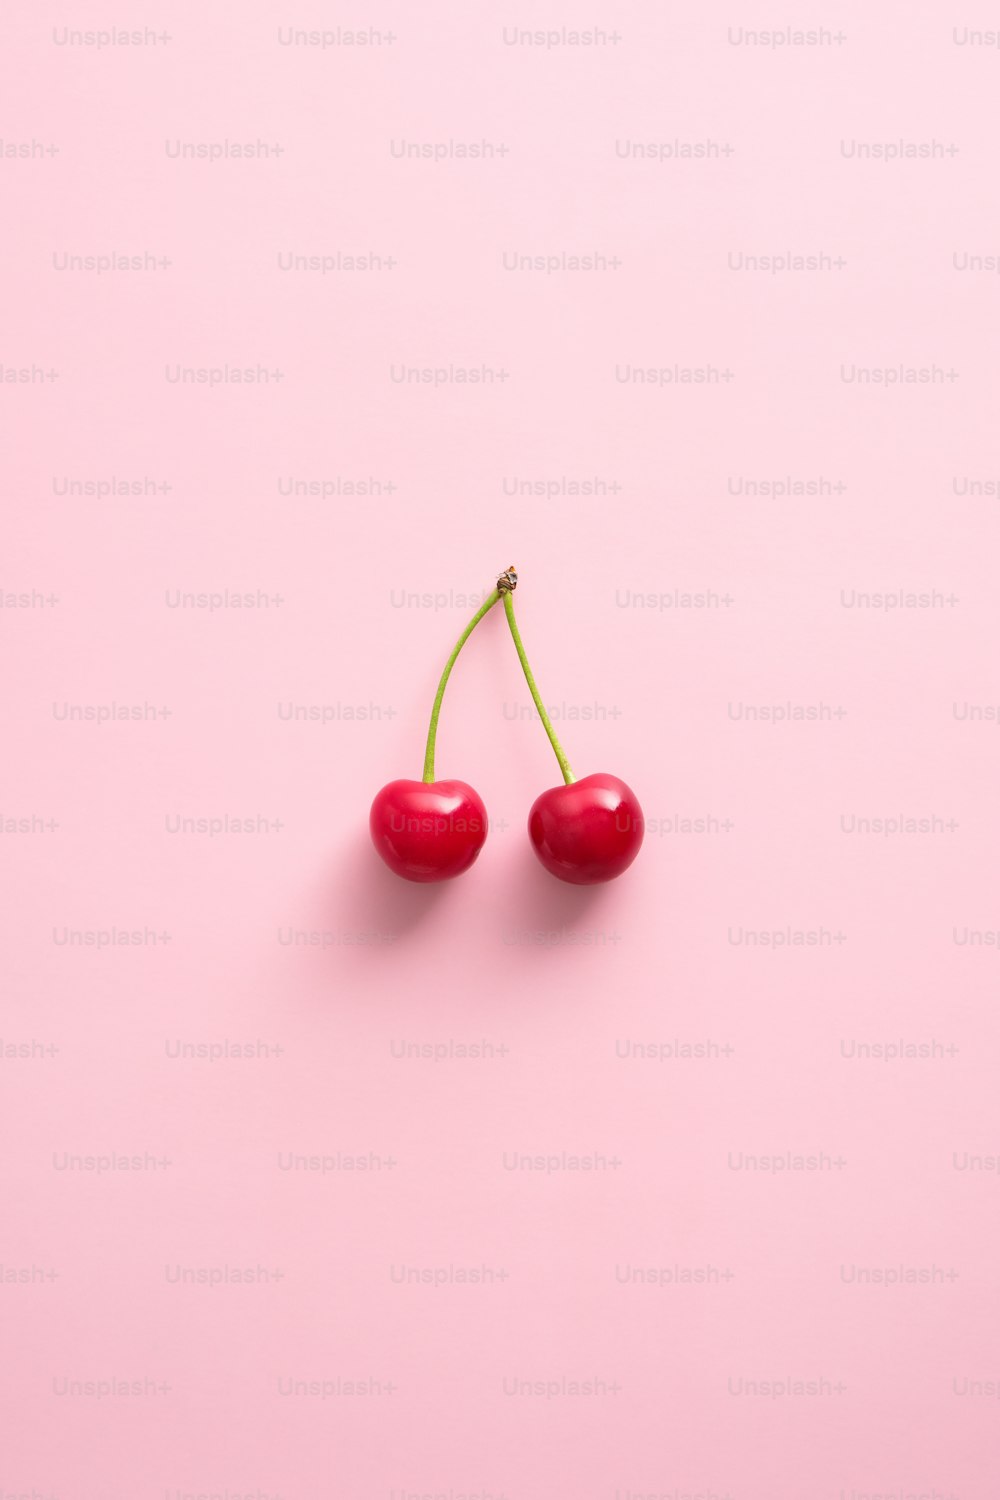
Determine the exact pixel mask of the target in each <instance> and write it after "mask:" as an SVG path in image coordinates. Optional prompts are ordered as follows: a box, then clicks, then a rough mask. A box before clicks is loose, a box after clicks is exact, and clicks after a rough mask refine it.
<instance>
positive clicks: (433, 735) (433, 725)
mask: <svg viewBox="0 0 1000 1500" xmlns="http://www.w3.org/2000/svg"><path fill="white" fill-rule="evenodd" d="M499 598H500V594H499V591H498V590H497V589H494V590H493V592H492V594H490V595H489V597H488V598H487V599H486V600H485V601H484V602H483V604H482V605H481V606H480V608H479V609H477V610H476V613H475V614H474V615H473V616H472V619H471V620H470V621H469V623H468V625H466V627H465V629H464V630H463V631H462V634H461V635H460V636H459V638H458V640H457V642H456V643H455V649H454V651H453V652H452V653H451V655H450V656H449V658H448V660H447V662H446V663H445V668H444V671H443V672H442V673H441V681H440V682H439V683H438V690H437V693H436V694H435V696H434V707H433V708H432V709H431V722H430V725H429V726H428V729H427V749H426V750H425V751H424V781H433V780H434V746H435V744H436V742H437V730H438V718H439V717H440V714H441V703H442V700H443V698H444V690H445V688H446V687H447V686H448V678H449V677H450V676H451V669H452V667H453V666H454V665H455V663H456V661H457V660H458V653H459V652H460V651H461V649H462V647H463V646H464V645H465V643H466V641H467V640H468V639H469V636H470V635H471V634H472V632H473V631H474V630H475V628H476V626H477V625H478V624H479V622H480V620H481V619H482V618H483V615H486V614H489V612H490V610H491V609H492V608H493V606H494V604H496V602H497V600H498V599H499Z"/></svg>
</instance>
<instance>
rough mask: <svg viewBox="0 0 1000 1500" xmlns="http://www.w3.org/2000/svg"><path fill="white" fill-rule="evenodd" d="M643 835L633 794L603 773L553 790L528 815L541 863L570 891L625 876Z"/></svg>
mask: <svg viewBox="0 0 1000 1500" xmlns="http://www.w3.org/2000/svg"><path fill="white" fill-rule="evenodd" d="M643 832H644V826H643V816H642V808H641V807H640V806H639V799H638V797H637V796H636V795H635V792H633V791H632V789H631V787H628V786H626V785H625V783H624V781H619V779H618V777H617V776H608V775H607V774H606V773H605V772H603V771H598V772H597V773H596V774H595V775H593V776H584V777H583V779H582V780H581V781H571V782H568V783H567V784H566V785H565V786H554V787H550V789H549V790H548V791H547V792H542V794H541V796H540V797H536V798H535V801H534V803H533V804H532V808H531V812H530V813H529V814H528V834H529V836H530V838H531V842H532V845H533V847H534V850H535V853H536V854H537V855H538V858H539V859H540V860H541V862H542V864H543V865H544V866H545V868H546V869H547V870H548V871H549V873H550V874H551V875H557V876H558V877H559V879H560V880H568V881H569V882H570V883H571V884H572V885H598V884H599V883H600V882H601V881H603V880H614V879H615V877H616V876H618V875H621V874H622V872H623V871H624V870H627V869H628V867H629V865H630V864H631V863H632V861H633V860H634V859H635V857H636V855H637V854H638V853H639V848H640V846H641V844H642V835H643Z"/></svg>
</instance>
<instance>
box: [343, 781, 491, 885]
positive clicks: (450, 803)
mask: <svg viewBox="0 0 1000 1500" xmlns="http://www.w3.org/2000/svg"><path fill="white" fill-rule="evenodd" d="M486 824H487V819H486V808H485V807H484V806H483V803H482V799H481V797H480V796H479V794H478V792H474V791H473V790H472V787H471V786H467V785H466V783H465V782H464V781H430V782H427V781H390V782H389V785H388V786H384V787H383V788H382V790H381V791H380V792H379V793H378V795H377V796H376V798H375V801H374V802H373V803H372V810H371V816H370V818H369V827H370V829H371V835H372V842H373V843H374V845H375V848H376V849H377V850H378V852H379V854H381V856H382V858H383V859H384V860H385V862H386V864H387V865H388V866H389V869H390V870H393V871H394V872H395V873H396V874H397V875H402V877H403V879H404V880H419V881H430V880H451V879H453V878H454V877H455V876H456V875H461V874H462V873H463V872H464V871H465V870H467V869H468V868H469V866H470V865H473V864H475V862H476V860H477V858H478V857H479V851H480V849H481V848H482V847H483V844H484V843H485V842H486Z"/></svg>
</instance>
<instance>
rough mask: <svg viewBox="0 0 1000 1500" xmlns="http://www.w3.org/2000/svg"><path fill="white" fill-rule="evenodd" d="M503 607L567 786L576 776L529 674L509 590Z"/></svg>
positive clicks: (522, 665)
mask: <svg viewBox="0 0 1000 1500" xmlns="http://www.w3.org/2000/svg"><path fill="white" fill-rule="evenodd" d="M503 607H504V610H505V611H506V614H507V624H508V625H509V626H510V633H511V635H512V636H513V637H514V648H515V650H516V651H517V655H518V659H519V661H520V663H521V667H522V669H523V671H524V676H525V679H526V680H527V683H528V691H529V692H530V693H531V696H532V698H534V700H535V707H536V708H537V709H538V716H539V718H540V719H541V721H542V723H543V724H544V725H545V733H546V734H547V735H548V737H549V743H550V744H551V746H552V748H553V750H554V751H555V752H556V760H557V761H558V762H559V769H560V771H561V772H562V774H563V781H565V783H566V785H567V786H569V785H570V784H571V783H572V782H574V781H575V780H576V777H575V776H574V775H573V772H572V771H571V770H570V766H569V761H568V760H567V759H566V752H565V750H564V749H563V747H562V745H560V743H559V738H558V736H557V734H556V732H555V730H554V729H553V728H552V720H551V719H550V718H549V716H548V714H547V713H546V712H545V704H544V703H543V702H542V698H541V694H540V693H539V691H538V688H537V686H536V684H535V679H534V678H533V677H532V675H531V668H530V667H529V666H528V658H527V656H526V655H525V654H524V643H523V641H522V640H521V634H520V631H519V630H518V628H517V621H516V620H515V619H514V600H513V598H512V597H511V595H510V593H509V592H506V593H505V594H504V596H503Z"/></svg>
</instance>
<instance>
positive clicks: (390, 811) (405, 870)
mask: <svg viewBox="0 0 1000 1500" xmlns="http://www.w3.org/2000/svg"><path fill="white" fill-rule="evenodd" d="M505 576H506V575H505ZM499 598H500V593H499V590H498V589H494V590H493V592H492V593H491V594H490V595H489V596H488V597H487V598H486V599H485V600H484V602H483V604H482V605H481V606H480V608H479V609H478V610H477V611H476V613H475V614H474V615H473V617H472V619H471V620H470V621H469V623H468V625H466V627H465V629H464V630H463V631H462V634H461V635H460V636H459V638H458V641H457V643H456V645H455V649H454V651H452V653H451V655H450V656H449V658H448V660H447V662H446V663H445V669H444V671H443V672H442V673H441V680H440V682H439V683H438V688H437V692H436V694H435V695H434V706H433V707H432V709H431V722H430V726H429V728H428V730H427V748H426V750H425V752H424V775H423V780H422V781H390V782H389V784H388V786H384V787H383V788H382V790H381V791H380V792H378V793H377V794H376V797H375V800H374V802H373V803H372V809H371V813H370V814H369V818H368V827H369V829H370V831H371V836H372V843H373V844H374V845H375V848H376V849H377V850H378V852H379V854H380V855H381V856H382V858H383V859H384V860H385V862H386V864H387V865H388V866H389V869H390V870H392V871H393V872H394V873H395V874H396V875H401V876H402V877H403V879H404V880H417V881H421V882H427V881H432V880H452V879H453V878H454V877H455V876H456V875H461V874H462V873H463V872H464V871H465V870H467V869H468V868H469V867H470V865H474V864H475V862H476V859H477V858H478V856H479V851H480V849H481V848H482V847H483V844H484V843H485V842H486V830H487V826H488V819H487V816H486V808H485V807H484V806H483V801H482V798H481V797H480V796H479V793H478V792H474V791H473V789H472V787H471V786H469V785H468V784H467V783H466V782H464V781H435V780H434V749H435V745H436V743H437V727H438V718H439V716H440V713H441V703H442V701H443V699H444V690H445V688H446V687H447V685H448V678H449V677H450V676H451V669H452V667H453V666H454V665H455V662H456V661H457V660H458V653H459V652H460V651H461V649H462V647H463V646H464V645H465V643H466V641H467V640H468V639H469V636H470V635H471V634H472V632H473V631H474V630H475V628H476V626H477V625H478V624H479V622H480V620H481V619H482V618H483V616H484V615H486V614H488V613H489V611H490V610H491V609H492V608H493V606H494V604H496V603H497V601H498V600H499Z"/></svg>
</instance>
